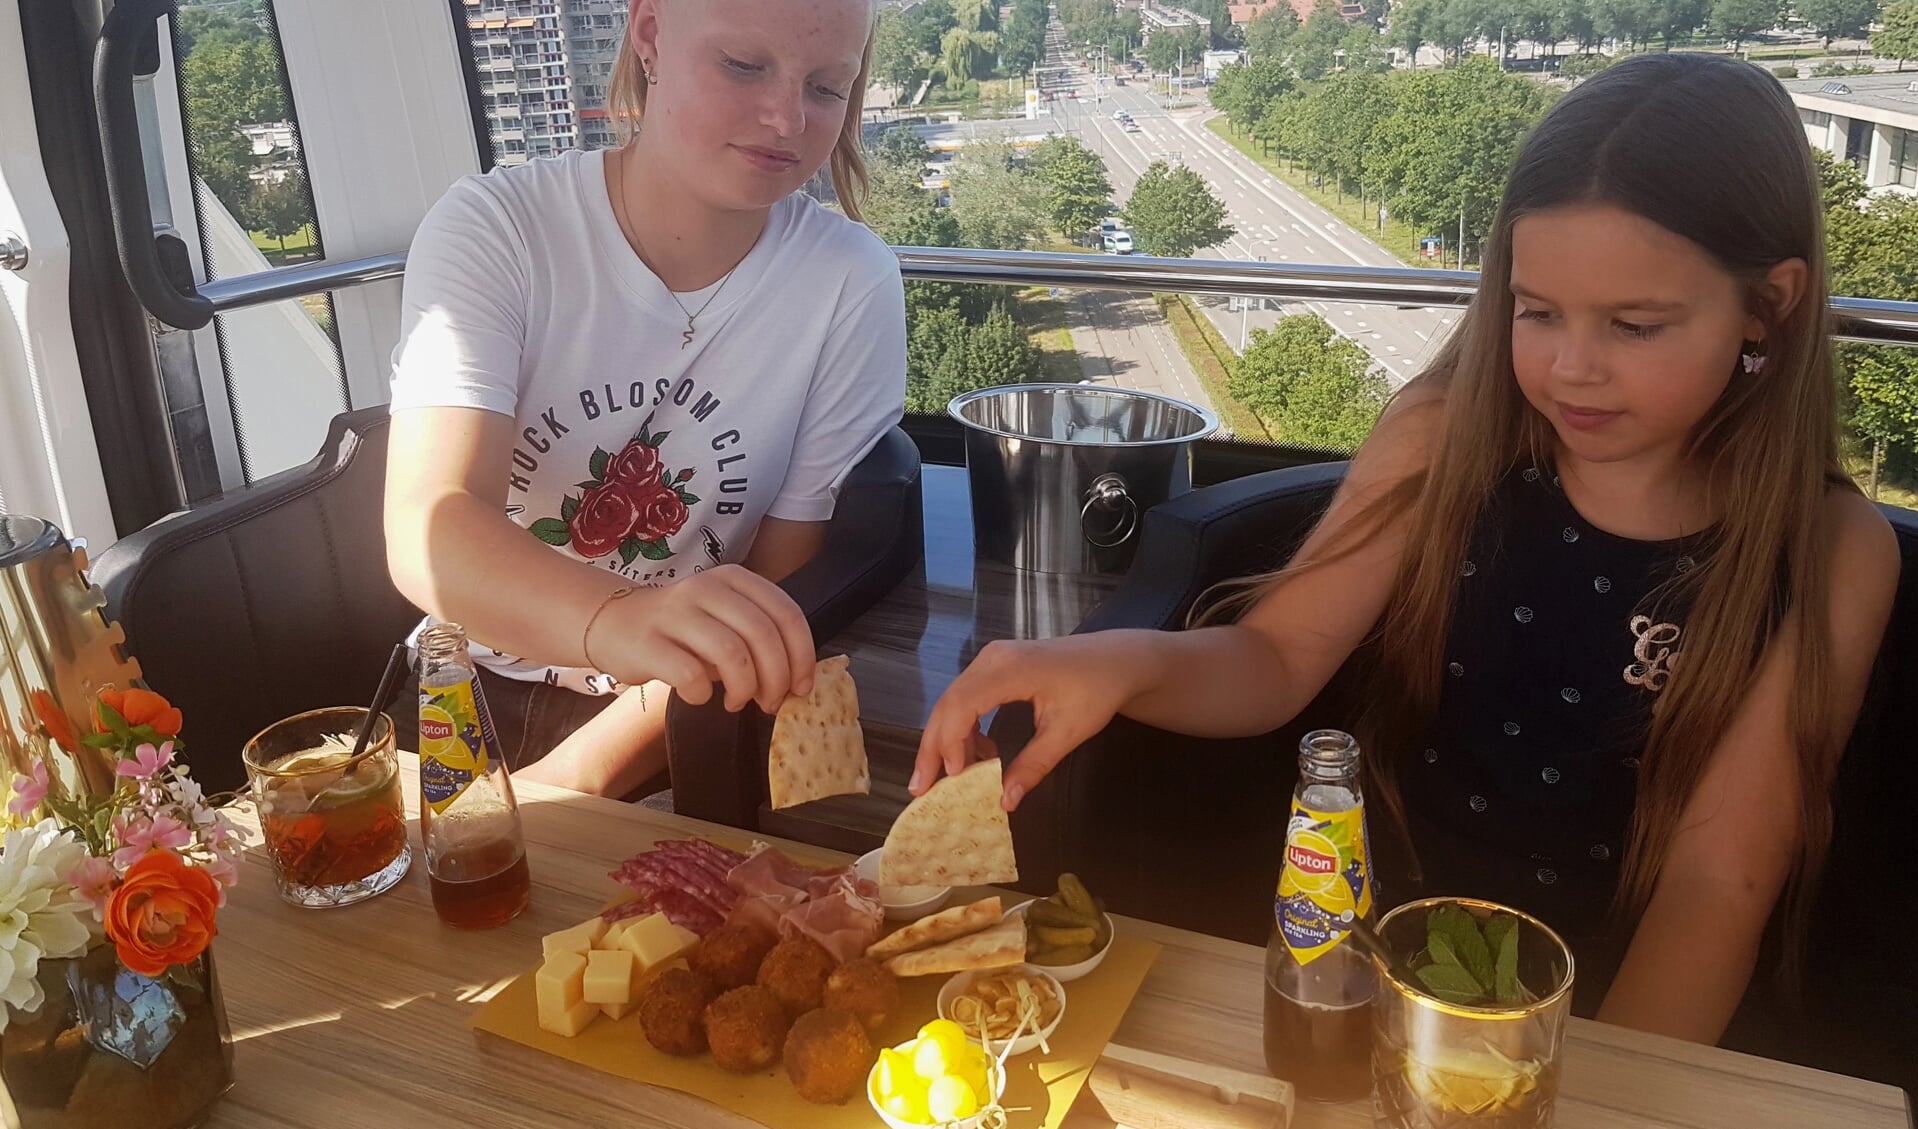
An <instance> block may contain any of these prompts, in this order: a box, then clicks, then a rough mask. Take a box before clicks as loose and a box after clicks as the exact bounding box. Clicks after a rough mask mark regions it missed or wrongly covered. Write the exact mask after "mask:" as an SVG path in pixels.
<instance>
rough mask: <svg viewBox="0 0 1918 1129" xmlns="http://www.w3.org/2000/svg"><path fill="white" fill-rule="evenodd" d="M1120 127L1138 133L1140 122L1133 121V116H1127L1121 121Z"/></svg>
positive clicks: (1128, 131)
mask: <svg viewBox="0 0 1918 1129" xmlns="http://www.w3.org/2000/svg"><path fill="white" fill-rule="evenodd" d="M1119 128H1120V129H1122V130H1124V131H1125V132H1127V133H1137V132H1139V123H1138V122H1135V121H1133V120H1132V119H1131V118H1127V119H1126V120H1124V121H1122V122H1120V123H1119Z"/></svg>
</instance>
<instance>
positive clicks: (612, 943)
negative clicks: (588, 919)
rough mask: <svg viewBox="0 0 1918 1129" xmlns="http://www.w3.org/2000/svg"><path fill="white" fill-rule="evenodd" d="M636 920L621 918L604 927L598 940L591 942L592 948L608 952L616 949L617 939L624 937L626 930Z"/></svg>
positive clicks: (617, 945) (636, 919) (633, 918)
mask: <svg viewBox="0 0 1918 1129" xmlns="http://www.w3.org/2000/svg"><path fill="white" fill-rule="evenodd" d="M638 920H639V919H638V918H636V917H622V918H620V919H619V920H618V921H615V922H612V923H611V924H609V925H607V926H606V932H605V933H603V934H601V936H600V938H599V940H597V941H594V942H593V947H594V948H596V949H605V950H606V951H608V952H612V951H614V950H616V949H618V948H619V939H620V938H621V937H624V936H625V935H626V930H628V929H630V928H632V925H633V922H635V921H638Z"/></svg>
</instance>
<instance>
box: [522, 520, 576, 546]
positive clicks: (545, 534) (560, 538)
mask: <svg viewBox="0 0 1918 1129" xmlns="http://www.w3.org/2000/svg"><path fill="white" fill-rule="evenodd" d="M528 531H529V532H531V533H532V535H533V536H535V537H537V538H539V539H540V540H541V541H544V542H546V543H547V544H548V545H566V544H570V543H571V542H572V540H573V531H572V530H571V529H569V528H568V527H567V525H566V523H565V522H563V521H561V520H559V519H558V518H554V517H543V518H540V519H539V520H538V521H536V522H534V523H533V524H532V525H531V526H529V527H528Z"/></svg>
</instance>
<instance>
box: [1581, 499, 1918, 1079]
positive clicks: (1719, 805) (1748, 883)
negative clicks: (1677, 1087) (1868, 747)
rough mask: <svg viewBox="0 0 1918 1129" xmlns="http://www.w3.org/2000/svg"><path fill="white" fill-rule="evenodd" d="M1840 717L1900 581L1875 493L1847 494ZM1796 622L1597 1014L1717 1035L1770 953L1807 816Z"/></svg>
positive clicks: (1833, 703)
mask: <svg viewBox="0 0 1918 1129" xmlns="http://www.w3.org/2000/svg"><path fill="white" fill-rule="evenodd" d="M1828 514H1829V516H1828V519H1827V520H1828V521H1829V523H1830V524H1831V525H1832V526H1833V536H1832V537H1831V538H1830V539H1829V541H1830V543H1831V544H1833V546H1834V548H1833V552H1832V573H1831V612H1830V627H1831V649H1832V664H1831V670H1832V696H1831V699H1830V702H1829V707H1830V709H1831V711H1832V712H1831V720H1832V724H1833V726H1834V728H1835V730H1836V732H1837V733H1838V734H1839V735H1840V736H1841V737H1842V736H1843V735H1845V734H1849V733H1850V732H1851V728H1852V724H1853V722H1854V721H1855V720H1856V718H1857V715H1858V707H1859V704H1860V703H1861V702H1862V701H1863V700H1864V695H1865V684H1866V682H1867V681H1868V680H1869V678H1870V675H1871V667H1872V662H1873V660H1874V659H1875V658H1876V656H1877V653H1878V643H1879V640H1880V639H1881V638H1882V637H1883V635H1884V631H1885V623H1886V621H1887V620H1888V619H1889V618H1890V616H1891V603H1892V598H1893V595H1894V594H1895V591H1896V588H1897V584H1898V571H1899V553H1898V542H1897V538H1896V536H1895V535H1894V534H1893V533H1892V531H1891V527H1890V526H1889V525H1887V524H1886V522H1885V519H1884V518H1883V517H1881V516H1879V514H1878V512H1877V511H1876V510H1875V509H1873V508H1872V506H1871V504H1870V503H1869V502H1867V501H1866V500H1865V499H1864V498H1863V497H1861V496H1859V495H1856V494H1834V495H1833V504H1832V505H1831V506H1830V507H1829V511H1828ZM1792 627H1793V624H1792V621H1791V619H1790V618H1789V617H1788V618H1787V620H1786V622H1785V623H1784V625H1783V629H1782V630H1781V631H1780V632H1779V633H1778V635H1777V637H1776V639H1775V641H1774V642H1773V643H1772V645H1771V647H1770V648H1769V649H1768V650H1767V652H1766V654H1765V657H1764V659H1763V661H1762V662H1761V663H1760V664H1759V668H1758V678H1757V681H1756V683H1755V684H1754V685H1753V686H1752V688H1751V691H1750V693H1748V694H1747V695H1746V697H1745V700H1744V703H1743V704H1742V705H1741V706H1740V707H1739V710H1738V712H1737V714H1736V715H1735V716H1734V718H1733V720H1732V724H1731V728H1730V729H1728V730H1727V731H1726V733H1725V735H1724V736H1723V738H1721V739H1720V741H1719V743H1718V748H1717V751H1716V752H1715V753H1714V754H1713V756H1712V761H1711V764H1710V765H1709V766H1708V767H1707V768H1706V770H1705V774H1704V776H1703V778H1701V779H1700V780H1699V783H1698V790H1697V792H1696V793H1695V794H1694V795H1693V796H1692V798H1691V800H1690V802H1688V803H1687V804H1686V806H1685V811H1684V815H1683V817H1682V818H1681V820H1680V823H1679V828H1678V831H1677V833H1676V834H1675V835H1674V836H1673V839H1672V843H1671V846H1670V848H1669V849H1668V851H1667V853H1666V861H1665V865H1664V868H1663V870H1662V871H1661V872H1660V873H1659V876H1658V881H1657V884H1656V886H1655V887H1654V888H1653V892H1652V899H1651V903H1650V904H1649V905H1648V906H1647V907H1646V910H1645V914H1644V916H1643V918H1641V919H1640V921H1639V924H1638V930H1637V932H1636V933H1634V934H1633V936H1632V943H1631V947H1630V948H1629V949H1628V950H1627V951H1626V954H1625V963H1624V965H1623V966H1622V967H1621V968H1620V970H1619V973H1618V978H1617V979H1616V980H1614V981H1613V982H1612V987H1611V991H1610V992H1609V993H1608V994H1607V995H1606V997H1605V1003H1604V1006H1602V1007H1601V1008H1600V1009H1599V1013H1598V1017H1599V1018H1600V1019H1602V1020H1604V1021H1605V1022H1607V1023H1616V1024H1619V1025H1620V1026H1624V1027H1634V1028H1637V1029H1639V1030H1641V1031H1651V1032H1655V1033H1657V1034H1661V1035H1671V1036H1674V1037H1677V1038H1680V1039H1690V1040H1692V1041H1694V1042H1700V1043H1713V1042H1716V1041H1717V1040H1718V1038H1719V1036H1721V1035H1722V1034H1724V1031H1725V1025H1726V1024H1727V1023H1729V1022H1730V1021H1731V1017H1732V1013H1733V1012H1734V1011H1735V1010H1737V1008H1738V1003H1739V1000H1740V999H1741V998H1742V997H1743V996H1744V993H1745V986H1746V984H1747V983H1748V982H1749V981H1750V979H1751V974H1752V969H1753V966H1754V965H1755V964H1756V963H1757V960H1758V946H1759V941H1760V938H1761V937H1762V936H1763V934H1764V931H1765V924H1766V922H1767V921H1768V920H1769V919H1770V917H1771V913H1772V909H1773V907H1774V905H1775V904H1776V903H1777V901H1778V896H1779V892H1780V891H1781V890H1782V889H1783V888H1784V884H1785V881H1786V879H1787V878H1788V877H1789V876H1790V873H1791V867H1792V862H1793V859H1794V858H1795V857H1796V854H1797V851H1798V845H1799V835H1800V833H1801V829H1800V828H1799V826H1798V786H1799V785H1798V769H1797V753H1796V751H1795V749H1794V748H1793V745H1792V740H1791V736H1790V732H1789V730H1788V728H1787V724H1786V702H1787V700H1788V698H1789V694H1790V690H1791V686H1792V680H1793V678H1794V677H1795V671H1796V667H1797V649H1796V647H1795V645H1794V644H1793V643H1792V642H1791V640H1792V639H1793V630H1792Z"/></svg>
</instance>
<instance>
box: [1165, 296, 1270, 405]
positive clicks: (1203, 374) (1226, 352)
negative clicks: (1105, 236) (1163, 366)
mask: <svg viewBox="0 0 1918 1129" xmlns="http://www.w3.org/2000/svg"><path fill="white" fill-rule="evenodd" d="M1152 298H1153V301H1155V302H1157V303H1158V304H1159V312H1160V313H1162V314H1164V315H1165V320H1166V324H1167V325H1170V326H1171V327H1172V335H1173V336H1174V337H1176V338H1178V341H1179V349H1180V351H1181V352H1183V353H1184V354H1185V359H1186V360H1187V361H1188V362H1190V363H1191V365H1192V371H1194V372H1196V373H1198V375H1199V383H1200V384H1201V385H1203V386H1204V387H1205V392H1206V395H1207V396H1210V397H1211V398H1212V403H1213V404H1214V405H1215V406H1216V407H1217V408H1218V410H1219V417H1220V418H1221V419H1223V420H1224V421H1225V425H1226V426H1227V427H1228V428H1230V429H1231V430H1232V436H1233V438H1235V439H1265V440H1270V439H1271V438H1272V433H1271V431H1270V430H1268V429H1267V428H1266V426H1265V422H1264V421H1263V420H1261V419H1259V417H1258V416H1257V415H1255V414H1254V413H1253V411H1252V409H1250V408H1248V407H1246V406H1245V405H1244V404H1241V403H1239V401H1238V400H1237V399H1236V398H1234V397H1233V395H1232V393H1231V391H1230V388H1229V386H1228V382H1229V380H1230V378H1231V375H1232V363H1233V360H1234V358H1235V357H1236V356H1237V354H1235V353H1234V352H1233V351H1232V347H1231V346H1230V345H1227V344H1226V343H1225V338H1223V337H1220V336H1219V331H1218V330H1216V329H1214V328H1213V327H1212V323H1211V321H1209V320H1207V319H1206V317H1205V316H1204V315H1202V314H1200V313H1199V312H1198V311H1197V310H1194V309H1193V308H1192V303H1191V302H1190V301H1188V300H1187V299H1186V297H1185V295H1183V294H1154V295H1153V296H1152Z"/></svg>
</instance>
